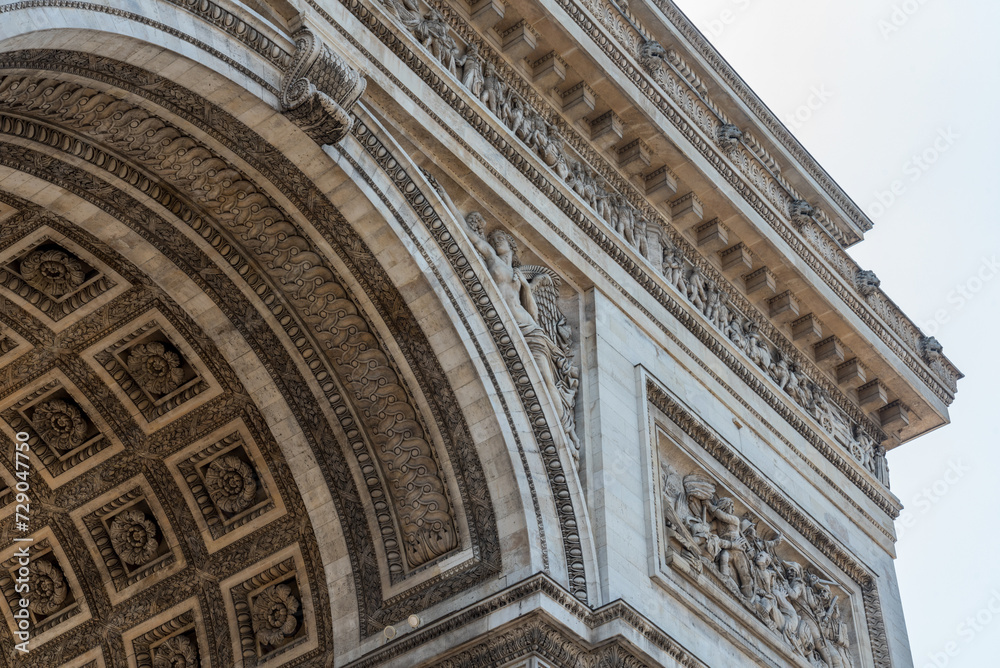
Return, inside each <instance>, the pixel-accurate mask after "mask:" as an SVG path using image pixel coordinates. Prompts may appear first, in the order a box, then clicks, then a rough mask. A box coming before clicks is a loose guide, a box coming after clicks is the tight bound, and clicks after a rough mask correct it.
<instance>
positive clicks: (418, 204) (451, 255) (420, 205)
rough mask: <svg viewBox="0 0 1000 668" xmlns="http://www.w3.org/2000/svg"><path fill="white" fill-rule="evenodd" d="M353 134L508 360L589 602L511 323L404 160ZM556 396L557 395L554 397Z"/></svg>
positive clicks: (543, 424) (572, 526)
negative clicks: (431, 241) (449, 268)
mask: <svg viewBox="0 0 1000 668" xmlns="http://www.w3.org/2000/svg"><path fill="white" fill-rule="evenodd" d="M352 133H353V135H354V138H355V139H356V140H357V141H358V142H359V144H360V145H361V146H362V147H364V149H365V151H366V152H367V153H368V154H369V155H370V156H371V157H372V158H373V159H374V160H375V162H376V163H377V164H378V165H379V166H380V167H381V168H382V170H383V171H384V172H385V173H386V175H387V176H388V177H389V179H390V180H391V182H392V183H393V184H394V185H395V186H396V188H397V189H398V191H399V193H400V194H401V195H402V197H403V198H404V199H405V200H406V201H407V202H408V203H409V204H410V206H411V209H412V211H413V213H414V214H415V215H416V216H417V217H418V218H419V219H420V220H421V222H422V223H423V224H424V226H425V227H426V228H427V230H428V231H429V232H430V234H431V235H432V236H433V237H434V239H435V241H436V242H437V243H438V245H439V247H440V248H441V251H442V252H443V253H444V255H445V257H447V258H448V261H449V263H451V265H452V267H453V268H454V269H455V272H456V274H457V275H458V276H460V277H462V283H463V285H464V286H465V289H466V292H468V294H469V297H470V298H471V300H472V302H473V303H474V304H476V307H477V309H478V310H479V312H480V315H481V316H482V318H483V320H484V322H485V324H486V330H487V331H488V332H489V333H490V336H491V337H492V338H493V341H494V344H495V345H496V346H497V348H498V349H499V350H500V352H501V359H503V360H504V364H505V366H506V367H507V372H508V373H509V374H510V377H511V379H512V381H513V383H514V386H515V388H516V389H517V393H518V398H519V400H520V402H521V406H522V409H523V410H524V411H525V413H526V414H527V416H528V422H529V424H531V425H532V431H533V432H534V436H535V440H536V442H537V443H538V448H539V451H540V453H541V456H542V458H543V459H544V461H545V472H546V474H547V476H548V483H549V486H550V488H551V493H552V495H553V497H555V498H557V499H559V500H560V502H559V503H557V504H555V505H556V511H557V512H558V514H559V527H560V530H561V532H562V540H563V550H564V552H565V555H566V567H567V570H568V575H569V582H570V590H571V591H572V592H573V594H574V595H575V596H577V597H579V598H580V600H582V601H586V600H587V577H586V570H585V567H584V563H583V552H582V548H581V544H580V536H579V528H578V527H579V521H578V519H577V516H576V511H575V510H574V507H573V501H572V498H571V496H570V491H569V485H568V483H567V480H566V474H565V472H564V471H565V469H564V466H565V464H564V463H563V462H562V461H561V460H560V457H559V453H558V450H557V448H556V445H555V440H554V439H553V437H552V432H551V427H550V426H549V424H548V422H547V421H546V419H545V415H544V413H543V412H542V409H541V406H540V405H539V403H538V402H537V400H536V399H535V394H536V392H535V389H534V388H533V387H532V384H531V381H530V379H529V377H528V375H527V374H525V373H524V363H523V362H522V361H521V359H520V356H519V354H518V352H517V349H516V348H515V347H514V344H513V341H512V339H511V336H510V334H509V333H508V332H507V327H508V323H505V322H504V319H503V318H502V317H501V315H500V312H499V311H498V310H497V309H496V307H494V306H493V304H492V302H491V301H490V299H489V297H488V295H487V294H486V291H485V289H484V288H483V285H482V283H481V281H480V279H478V278H477V277H476V275H475V273H474V272H472V271H470V270H469V269H468V259H467V258H466V257H465V256H464V254H463V253H462V250H461V249H460V248H459V246H458V245H457V244H455V243H454V240H453V238H452V233H451V232H449V231H448V228H447V226H446V225H445V223H444V221H443V220H441V218H440V217H439V216H438V214H437V212H436V211H434V208H433V207H432V206H430V205H429V204H428V200H427V197H426V196H425V195H424V194H423V193H422V192H421V191H420V188H419V186H418V185H417V184H416V183H415V182H414V181H413V176H412V175H410V174H408V173H407V172H406V170H405V169H404V168H403V166H402V164H401V162H400V160H398V159H396V158H395V157H394V156H393V155H392V153H391V152H390V151H389V149H388V147H386V146H385V145H384V144H383V143H382V141H381V140H380V139H379V138H378V136H376V135H375V134H374V133H373V132H372V130H371V129H370V128H369V127H368V126H367V125H365V124H364V123H362V122H361V121H358V122H357V123H356V124H355V126H354V129H353V130H352ZM553 399H554V400H558V399H557V398H556V397H553Z"/></svg>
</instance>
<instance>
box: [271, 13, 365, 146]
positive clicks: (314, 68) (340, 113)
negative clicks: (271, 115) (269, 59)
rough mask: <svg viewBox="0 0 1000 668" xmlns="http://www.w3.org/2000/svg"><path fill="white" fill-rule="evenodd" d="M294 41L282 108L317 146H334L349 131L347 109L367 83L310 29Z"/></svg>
mask: <svg viewBox="0 0 1000 668" xmlns="http://www.w3.org/2000/svg"><path fill="white" fill-rule="evenodd" d="M293 37H294V39H295V47H296V50H295V58H294V60H293V61H292V64H291V66H290V67H289V69H288V70H287V71H286V72H285V75H284V81H283V84H282V87H281V106H282V108H283V110H284V113H285V115H286V116H288V118H290V119H291V120H292V121H293V122H294V123H295V124H296V125H298V126H299V127H300V128H302V130H303V131H304V132H305V133H306V134H307V135H309V136H310V137H311V138H312V139H313V141H315V142H316V143H317V144H336V143H338V142H339V141H340V140H341V139H343V138H344V137H345V136H347V133H348V132H350V130H351V126H352V125H353V123H354V121H353V120H352V118H351V115H350V108H351V107H352V106H354V103H355V102H357V101H358V98H360V97H361V94H362V93H364V90H365V85H366V81H365V79H364V77H362V76H361V74H360V73H358V72H357V70H355V69H353V68H352V67H351V66H350V65H348V64H347V62H346V61H344V59H343V58H341V57H340V56H338V55H337V54H335V53H333V51H331V50H330V47H328V46H327V45H326V44H324V43H323V42H322V41H321V40H319V39H318V38H317V36H316V33H314V32H313V31H312V30H310V29H309V28H306V27H302V28H300V29H299V30H298V31H296V32H295V34H294V35H293Z"/></svg>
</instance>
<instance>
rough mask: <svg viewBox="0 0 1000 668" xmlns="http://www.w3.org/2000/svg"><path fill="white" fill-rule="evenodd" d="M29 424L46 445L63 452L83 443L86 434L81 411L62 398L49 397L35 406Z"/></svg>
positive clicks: (85, 423) (85, 422) (84, 421)
mask: <svg viewBox="0 0 1000 668" xmlns="http://www.w3.org/2000/svg"><path fill="white" fill-rule="evenodd" d="M31 424H32V426H34V428H35V430H36V431H37V432H38V435H39V437H41V439H42V440H43V441H45V444H46V445H48V446H49V447H50V448H53V449H55V450H60V451H64V452H65V451H67V450H72V449H73V448H76V447H79V446H80V445H83V442H84V439H85V438H86V435H87V420H86V418H85V417H84V415H83V411H81V410H80V409H79V407H77V406H76V404H74V403H73V402H71V401H64V400H62V399H51V400H49V401H46V402H45V403H42V404H40V405H39V406H38V407H37V408H35V413H34V415H33V416H32V418H31Z"/></svg>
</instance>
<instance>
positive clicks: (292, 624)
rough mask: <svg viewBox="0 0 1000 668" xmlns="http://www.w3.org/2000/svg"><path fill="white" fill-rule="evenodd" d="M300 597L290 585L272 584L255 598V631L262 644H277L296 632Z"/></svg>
mask: <svg viewBox="0 0 1000 668" xmlns="http://www.w3.org/2000/svg"><path fill="white" fill-rule="evenodd" d="M298 611H299V599H297V598H296V597H295V595H294V594H293V593H292V589H291V587H289V586H288V585H272V586H270V587H268V588H267V589H265V590H264V591H263V592H261V593H260V595H259V596H257V598H256V599H254V602H253V610H252V613H251V614H252V617H253V632H254V637H256V638H257V641H258V642H259V643H260V644H262V645H277V644H278V643H280V642H281V641H282V640H284V639H285V638H289V637H291V636H293V635H294V634H295V630H296V629H297V628H298V625H299V621H298V619H296V618H295V613H297V612H298Z"/></svg>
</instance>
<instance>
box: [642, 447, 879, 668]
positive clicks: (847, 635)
mask: <svg viewBox="0 0 1000 668" xmlns="http://www.w3.org/2000/svg"><path fill="white" fill-rule="evenodd" d="M658 441H659V442H658V447H657V454H658V460H659V471H658V475H657V476H656V478H657V481H658V486H657V489H656V494H657V497H658V502H659V507H660V519H659V520H658V521H659V522H660V523H661V524H660V530H661V532H662V545H661V549H662V555H663V564H664V566H665V567H666V568H669V569H671V570H673V571H676V572H678V573H682V574H683V575H684V577H685V578H687V579H689V580H690V581H692V582H694V583H695V585H696V586H698V587H699V588H702V589H704V590H705V591H707V592H708V593H709V594H710V596H711V597H714V598H716V600H720V599H721V600H727V601H730V602H733V603H735V604H736V606H738V607H736V615H735V616H736V617H737V618H739V619H741V621H742V622H743V623H744V624H746V625H749V626H751V630H752V631H753V632H754V633H756V634H757V635H759V636H762V637H763V640H764V642H765V643H768V644H779V645H781V646H783V647H784V649H785V650H786V651H787V652H788V653H790V654H791V655H793V657H794V659H797V660H799V661H801V662H803V663H804V665H808V666H814V667H816V668H857V667H860V666H863V665H867V664H865V663H863V662H862V661H861V660H860V651H859V649H858V635H857V630H856V628H855V623H854V615H855V612H854V607H853V601H852V597H851V592H850V590H849V589H848V586H846V585H844V584H842V583H841V582H839V581H838V580H837V578H836V577H835V576H833V575H831V574H830V573H828V572H827V569H825V568H824V567H822V566H820V565H818V564H817V563H816V562H817V560H816V559H813V558H810V557H808V556H806V555H805V554H804V553H803V550H801V549H799V548H797V547H796V546H795V545H793V544H792V541H793V540H794V539H793V537H792V536H789V535H787V533H786V532H782V531H780V530H778V529H776V528H775V527H774V526H773V525H772V524H771V523H770V522H768V521H767V520H766V519H764V517H762V516H761V514H759V513H758V512H757V511H756V510H755V509H754V508H752V507H751V504H749V503H745V502H744V501H742V500H740V497H739V496H738V495H737V494H736V493H734V492H733V491H731V490H730V489H729V488H728V486H727V485H726V484H724V483H723V482H721V481H720V479H719V478H718V477H717V476H716V475H714V474H712V473H709V472H708V470H707V469H706V467H703V466H701V465H700V464H699V463H698V462H697V461H696V460H694V459H693V458H692V457H690V456H689V455H687V454H686V453H685V452H684V451H683V450H682V449H681V448H680V447H679V446H677V445H676V444H675V443H674V441H673V439H671V438H670V437H669V436H667V435H666V434H665V433H663V432H662V431H660V432H658ZM721 600H720V602H721ZM722 606H725V603H722ZM740 609H742V611H743V612H744V613H745V614H740V613H739V610H740ZM758 624H759V626H757V625H758ZM754 626H757V628H753V627H754ZM760 627H763V628H760ZM764 629H766V631H765V630H764ZM794 659H793V660H794Z"/></svg>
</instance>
